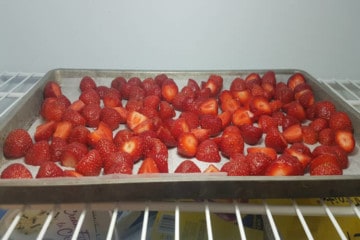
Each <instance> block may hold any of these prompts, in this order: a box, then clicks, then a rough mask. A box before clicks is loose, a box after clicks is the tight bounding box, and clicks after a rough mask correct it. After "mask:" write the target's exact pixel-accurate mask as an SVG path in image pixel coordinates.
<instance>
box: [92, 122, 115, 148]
mask: <svg viewBox="0 0 360 240" xmlns="http://www.w3.org/2000/svg"><path fill="white" fill-rule="evenodd" d="M112 134H113V133H112V130H111V128H110V127H109V126H108V125H107V124H106V123H104V122H100V123H99V125H98V127H97V128H96V129H95V130H94V131H91V132H90V133H89V134H88V144H89V145H90V146H93V147H95V146H96V143H97V142H98V141H99V140H100V139H102V138H105V139H109V140H111V141H112V140H113V135H112Z"/></svg>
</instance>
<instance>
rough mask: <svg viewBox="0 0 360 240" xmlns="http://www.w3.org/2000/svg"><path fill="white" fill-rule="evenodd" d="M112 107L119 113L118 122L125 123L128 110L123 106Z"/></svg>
mask: <svg viewBox="0 0 360 240" xmlns="http://www.w3.org/2000/svg"><path fill="white" fill-rule="evenodd" d="M113 109H114V110H116V111H117V112H118V113H119V114H120V117H121V119H120V123H126V119H127V117H128V114H129V112H128V110H126V109H125V108H123V107H114V108H113Z"/></svg>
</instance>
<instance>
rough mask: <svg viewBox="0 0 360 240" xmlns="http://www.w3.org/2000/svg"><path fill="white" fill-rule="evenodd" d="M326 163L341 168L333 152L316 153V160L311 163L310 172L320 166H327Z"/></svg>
mask: <svg viewBox="0 0 360 240" xmlns="http://www.w3.org/2000/svg"><path fill="white" fill-rule="evenodd" d="M321 151H322V150H321ZM325 163H330V164H334V165H336V166H338V167H340V164H339V162H338V160H337V159H336V155H335V154H333V153H332V152H331V151H330V152H327V153H316V154H314V158H313V160H312V161H311V163H310V172H311V171H312V170H313V169H315V168H317V167H318V166H320V165H322V164H325Z"/></svg>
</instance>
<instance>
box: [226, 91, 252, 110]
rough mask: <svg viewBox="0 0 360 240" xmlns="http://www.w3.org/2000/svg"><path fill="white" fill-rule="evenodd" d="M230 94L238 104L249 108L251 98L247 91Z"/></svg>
mask: <svg viewBox="0 0 360 240" xmlns="http://www.w3.org/2000/svg"><path fill="white" fill-rule="evenodd" d="M231 94H232V95H233V97H234V98H235V99H236V100H238V101H239V102H240V104H242V105H243V106H245V107H247V106H249V102H250V99H251V97H252V95H251V93H250V91H249V90H248V89H245V90H242V91H232V92H231Z"/></svg>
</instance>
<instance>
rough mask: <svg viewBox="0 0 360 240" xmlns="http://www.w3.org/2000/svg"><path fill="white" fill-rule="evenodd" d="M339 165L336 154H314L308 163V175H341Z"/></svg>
mask: <svg viewBox="0 0 360 240" xmlns="http://www.w3.org/2000/svg"><path fill="white" fill-rule="evenodd" d="M341 174H342V168H341V167H340V165H339V163H338V161H337V159H336V156H335V155H332V154H322V155H318V156H316V157H315V158H314V159H313V160H312V162H311V163H310V175H341Z"/></svg>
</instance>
